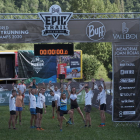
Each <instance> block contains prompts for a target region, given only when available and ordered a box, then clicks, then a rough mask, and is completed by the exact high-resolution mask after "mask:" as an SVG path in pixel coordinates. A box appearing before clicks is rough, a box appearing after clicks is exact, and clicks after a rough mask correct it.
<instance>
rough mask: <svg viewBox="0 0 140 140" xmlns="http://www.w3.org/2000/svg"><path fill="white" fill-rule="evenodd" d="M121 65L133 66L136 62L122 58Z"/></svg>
mask: <svg viewBox="0 0 140 140" xmlns="http://www.w3.org/2000/svg"><path fill="white" fill-rule="evenodd" d="M120 66H121V67H125V66H129V67H131V66H135V64H134V63H131V62H129V61H125V60H122V61H121V62H120Z"/></svg>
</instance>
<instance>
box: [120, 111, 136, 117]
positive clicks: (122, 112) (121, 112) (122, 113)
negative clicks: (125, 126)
mask: <svg viewBox="0 0 140 140" xmlns="http://www.w3.org/2000/svg"><path fill="white" fill-rule="evenodd" d="M135 114H136V111H119V117H122V116H123V115H135Z"/></svg>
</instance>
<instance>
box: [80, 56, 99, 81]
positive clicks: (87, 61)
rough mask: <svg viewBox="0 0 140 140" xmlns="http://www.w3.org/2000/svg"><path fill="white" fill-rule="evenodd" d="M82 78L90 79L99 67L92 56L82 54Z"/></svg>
mask: <svg viewBox="0 0 140 140" xmlns="http://www.w3.org/2000/svg"><path fill="white" fill-rule="evenodd" d="M82 60H83V77H84V79H85V80H89V79H92V78H93V76H94V75H95V73H96V71H97V70H98V68H99V66H100V65H101V64H100V62H99V61H98V60H97V59H96V57H95V56H94V55H88V54H83V58H82Z"/></svg>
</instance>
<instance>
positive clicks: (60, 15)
mask: <svg viewBox="0 0 140 140" xmlns="http://www.w3.org/2000/svg"><path fill="white" fill-rule="evenodd" d="M38 15H39V17H40V19H42V21H43V22H44V30H42V36H48V35H52V36H53V37H54V38H55V39H57V38H58V36H59V35H64V36H69V33H70V31H69V30H68V27H67V26H68V21H69V20H70V18H71V17H72V15H73V13H72V12H61V7H60V6H58V5H52V6H51V7H50V9H49V12H45V13H44V12H41V13H38Z"/></svg>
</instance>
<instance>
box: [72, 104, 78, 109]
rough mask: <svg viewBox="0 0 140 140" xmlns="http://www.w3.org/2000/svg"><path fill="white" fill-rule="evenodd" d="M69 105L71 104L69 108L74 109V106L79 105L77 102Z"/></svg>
mask: <svg viewBox="0 0 140 140" xmlns="http://www.w3.org/2000/svg"><path fill="white" fill-rule="evenodd" d="M70 106H71V107H70V108H71V109H74V108H78V107H79V106H78V104H71V105H70Z"/></svg>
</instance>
